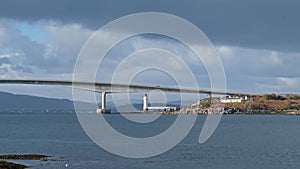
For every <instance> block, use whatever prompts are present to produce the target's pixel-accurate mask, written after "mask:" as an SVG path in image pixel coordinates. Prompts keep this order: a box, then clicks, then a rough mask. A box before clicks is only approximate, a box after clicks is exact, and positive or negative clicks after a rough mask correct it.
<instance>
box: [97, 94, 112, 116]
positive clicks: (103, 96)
mask: <svg viewBox="0 0 300 169" xmlns="http://www.w3.org/2000/svg"><path fill="white" fill-rule="evenodd" d="M106 94H107V92H105V91H102V92H101V95H102V97H101V109H97V113H104V114H109V113H111V110H110V109H106Z"/></svg>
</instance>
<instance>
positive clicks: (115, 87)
mask: <svg viewBox="0 0 300 169" xmlns="http://www.w3.org/2000/svg"><path fill="white" fill-rule="evenodd" d="M0 84H29V85H51V86H53V85H54V86H64V87H72V88H75V89H80V90H87V91H92V92H98V93H102V110H105V108H106V106H105V102H106V94H107V93H149V92H151V91H153V90H160V91H163V92H178V93H199V94H208V96H209V97H211V95H212V94H219V95H237V96H257V95H256V94H249V93H237V92H227V91H216V90H203V89H189V88H174V87H161V86H150V85H134V84H129V85H128V84H113V83H103V82H95V83H94V82H84V81H67V80H28V79H0Z"/></svg>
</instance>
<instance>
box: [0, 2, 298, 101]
mask: <svg viewBox="0 0 300 169" xmlns="http://www.w3.org/2000/svg"><path fill="white" fill-rule="evenodd" d="M0 3H1V4H0V78H2V79H14V78H18V79H61V80H71V79H72V74H73V70H74V65H75V62H76V59H77V56H78V54H79V52H80V51H81V48H82V47H83V45H84V44H85V42H86V41H87V40H88V38H89V37H90V36H91V35H92V34H93V33H94V32H95V31H96V30H98V29H99V28H101V27H102V26H103V25H105V24H107V23H109V22H111V21H113V20H115V19H117V18H120V17H122V16H125V15H129V14H134V13H138V12H163V13H168V14H172V15H176V16H179V17H181V18H184V19H186V20H188V21H189V22H191V23H193V24H194V25H196V26H197V27H198V28H199V29H200V30H202V31H203V32H204V33H205V34H206V36H207V37H208V38H209V39H210V41H211V42H212V44H213V45H214V46H215V47H216V49H217V52H218V54H219V56H220V58H221V61H222V63H223V66H224V71H225V75H226V83H227V89H228V90H229V91H238V92H250V93H299V87H300V69H299V65H300V48H299V45H300V33H299V30H300V22H299V16H300V10H299V7H300V1H297V0H286V1H279V0H265V1H261V0H227V1H224V0H186V1H179V0H164V1H158V0H142V1H141V0H101V1H100V0H90V1H75V0H51V1H50V0H43V1H41V0H26V1H19V0H2V1H1V2H0ZM149 22H151V21H149ZM110 38H112V37H110V36H108V40H110ZM151 47H152V48H162V49H164V50H169V51H170V52H173V53H175V54H177V55H179V56H181V57H182V58H189V56H191V57H193V54H192V53H191V52H190V51H188V50H187V49H186V47H184V45H182V44H181V43H180V42H177V41H175V40H174V39H171V38H168V37H162V36H157V35H141V36H137V37H132V38H129V39H127V40H125V41H124V42H120V43H119V44H118V45H116V46H115V47H114V48H113V49H112V50H111V51H110V52H109V53H108V54H107V57H106V58H105V61H104V62H105V65H107V66H103V68H102V69H100V70H99V73H98V74H97V76H98V77H97V78H98V80H99V81H110V80H111V74H112V72H113V71H114V70H115V69H116V66H117V65H118V64H119V63H120V62H121V61H122V59H123V58H125V57H126V56H128V55H129V54H131V53H132V52H135V51H137V50H141V49H145V48H151ZM149 59H150V60H151V58H149ZM136 64H138V63H136ZM132 66H134V64H133V65H132ZM188 66H190V68H191V70H192V71H193V72H194V73H195V74H196V78H197V81H198V84H199V88H209V85H210V84H209V79H208V76H207V72H206V71H205V68H204V67H203V65H201V63H200V64H195V63H194V62H191V63H188ZM174 71H176V70H174ZM178 73H180V70H179V69H178ZM145 77H147V78H145ZM149 77H150V78H149ZM149 79H151V80H149ZM134 82H136V83H144V84H145V83H146V84H158V85H166V86H168V85H173V84H174V79H172V77H168V76H167V75H165V74H164V73H161V72H160V73H159V72H155V71H152V72H151V71H148V72H145V73H144V75H143V74H140V75H137V77H136V78H135V80H134ZM0 91H7V92H13V93H22V94H30V95H37V96H45V97H56V98H71V91H70V89H65V88H59V87H36V86H35V87H32V86H16V85H2V86H0Z"/></svg>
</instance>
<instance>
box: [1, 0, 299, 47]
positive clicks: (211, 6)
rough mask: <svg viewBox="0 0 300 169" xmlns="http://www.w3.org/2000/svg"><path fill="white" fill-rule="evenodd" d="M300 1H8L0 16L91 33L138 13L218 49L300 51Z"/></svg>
mask: <svg viewBox="0 0 300 169" xmlns="http://www.w3.org/2000/svg"><path fill="white" fill-rule="evenodd" d="M299 7H300V1H296V0H295V1H294V0H287V1H279V0H268V1H260V0H247V1H243V0H226V1H224V0H210V1H198V0H194V1H192V0H187V1H179V0H176V1H174V0H164V1H155V0H142V1H140V0H119V1H117V0H107V1H103V0H101V1H97V0H89V1H74V0H51V1H50V0H48V1H46V0H45V1H41V0H26V1H20V0H4V1H1V5H0V16H1V17H4V18H12V19H17V20H26V21H37V20H56V21H59V22H61V23H63V24H64V23H68V22H77V23H81V24H83V25H84V26H86V27H88V28H91V29H98V28H99V27H100V26H102V25H103V24H105V23H107V22H109V21H111V20H113V19H116V18H118V17H121V16H124V15H127V14H132V13H136V12H146V11H153V12H166V13H171V14H175V15H178V16H180V17H183V18H185V19H187V20H189V21H191V22H192V23H194V24H196V25H197V26H198V27H199V28H200V29H202V30H203V31H204V32H205V33H206V34H207V35H208V37H209V38H210V39H211V40H212V41H213V43H214V44H217V45H231V46H242V47H248V48H263V49H273V50H280V51H300V48H299V44H300V34H299V33H298V31H299V30H300V22H299V21H298V20H299V19H298V17H299V16H300V10H299Z"/></svg>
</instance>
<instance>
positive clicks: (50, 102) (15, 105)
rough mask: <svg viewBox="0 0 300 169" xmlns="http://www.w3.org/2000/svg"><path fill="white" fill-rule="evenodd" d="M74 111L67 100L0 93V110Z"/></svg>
mask: <svg viewBox="0 0 300 169" xmlns="http://www.w3.org/2000/svg"><path fill="white" fill-rule="evenodd" d="M46 109H56V110H57V109H60V110H66V109H74V107H73V102H72V101H71V100H68V99H54V98H44V97H37V96H29V95H19V94H12V93H7V92H0V110H46Z"/></svg>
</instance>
